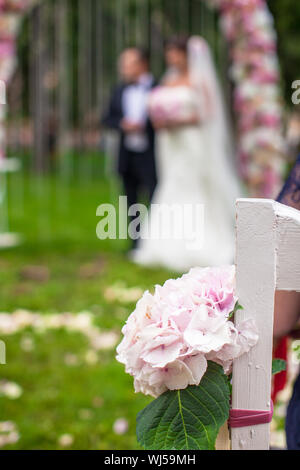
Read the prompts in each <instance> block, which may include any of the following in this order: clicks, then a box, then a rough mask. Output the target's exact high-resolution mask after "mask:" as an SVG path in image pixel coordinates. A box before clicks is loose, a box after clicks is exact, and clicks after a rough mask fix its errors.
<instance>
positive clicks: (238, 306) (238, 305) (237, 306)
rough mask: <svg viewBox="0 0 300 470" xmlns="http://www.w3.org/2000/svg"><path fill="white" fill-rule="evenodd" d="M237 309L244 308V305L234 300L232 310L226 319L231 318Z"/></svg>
mask: <svg viewBox="0 0 300 470" xmlns="http://www.w3.org/2000/svg"><path fill="white" fill-rule="evenodd" d="M238 310H244V307H242V306H241V304H239V301H237V302H236V304H235V306H234V310H233V311H232V312H231V313H230V314H229V317H228V319H230V318H232V317H233V316H234V314H235V313H236V312H237V311H238Z"/></svg>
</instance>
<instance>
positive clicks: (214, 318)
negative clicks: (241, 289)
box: [117, 266, 258, 397]
mask: <svg viewBox="0 0 300 470" xmlns="http://www.w3.org/2000/svg"><path fill="white" fill-rule="evenodd" d="M236 302H237V297H236V295H235V268H234V267H233V266H229V267H222V268H204V269H202V268H194V269H192V270H191V271H190V272H189V273H188V274H185V275H184V276H182V277H181V278H179V279H176V280H173V279H172V280H169V281H167V282H166V283H165V284H164V285H163V286H156V288H155V292H154V294H153V295H151V294H150V293H149V292H145V294H144V295H143V297H142V298H141V299H140V300H139V302H138V303H137V305H136V309H135V311H134V312H133V313H132V314H131V315H130V317H129V318H128V321H127V323H126V325H125V326H124V328H123V330H122V333H123V335H124V338H123V340H122V342H121V344H120V345H119V346H118V348H117V360H118V361H119V362H121V363H123V364H125V370H126V372H127V373H129V374H130V375H132V376H133V377H134V387H135V390H136V392H142V393H144V394H148V395H152V396H154V397H158V396H159V395H161V394H162V393H164V392H165V391H167V390H179V389H184V388H186V387H188V386H189V385H199V383H200V381H201V379H202V377H203V375H204V374H205V372H206V369H207V361H208V360H213V361H215V362H217V363H219V364H221V365H222V366H223V367H224V370H225V372H229V371H230V370H231V366H232V361H233V359H235V358H237V357H239V356H241V355H242V354H244V353H245V352H248V351H249V349H250V348H251V347H252V346H254V345H255V344H256V342H257V340H258V336H257V332H256V329H255V326H254V324H253V323H252V322H251V321H250V320H249V321H247V322H245V323H244V325H242V327H240V328H239V330H237V329H236V327H235V326H234V324H233V323H232V321H230V318H229V316H230V314H231V313H232V312H233V310H234V307H235V304H236Z"/></svg>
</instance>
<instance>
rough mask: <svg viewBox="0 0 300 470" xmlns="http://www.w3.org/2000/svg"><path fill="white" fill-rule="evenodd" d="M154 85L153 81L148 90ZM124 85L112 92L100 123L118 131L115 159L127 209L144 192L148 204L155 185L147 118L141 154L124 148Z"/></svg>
mask: <svg viewBox="0 0 300 470" xmlns="http://www.w3.org/2000/svg"><path fill="white" fill-rule="evenodd" d="M155 85H156V84H155V82H153V85H152V87H154V86H155ZM126 86H127V85H124V84H122V85H119V86H117V87H116V89H115V90H114V91H113V93H112V96H111V99H110V103H109V107H108V110H107V112H106V113H105V115H104V117H103V119H102V122H103V124H104V125H105V126H107V127H109V128H111V129H116V130H118V131H119V132H120V148H119V159H118V172H119V174H120V176H121V178H122V181H123V185H124V190H125V194H126V196H127V198H128V206H129V207H130V206H131V205H133V204H136V203H137V202H138V198H139V194H140V191H141V190H146V193H147V196H148V198H149V201H151V199H152V196H153V193H154V190H155V187H156V184H157V177H156V168H155V133H154V130H153V127H152V125H151V122H150V120H149V119H148V121H147V124H146V128H145V132H146V135H147V138H148V139H147V140H148V147H147V149H146V151H144V152H134V151H131V150H128V149H127V148H126V146H125V133H124V132H123V130H122V129H121V127H120V124H121V121H122V119H123V117H124V110H123V93H124V91H125V90H126Z"/></svg>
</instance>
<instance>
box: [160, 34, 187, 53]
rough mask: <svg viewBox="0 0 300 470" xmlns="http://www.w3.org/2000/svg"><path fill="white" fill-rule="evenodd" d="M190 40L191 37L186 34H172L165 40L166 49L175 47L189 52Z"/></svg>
mask: <svg viewBox="0 0 300 470" xmlns="http://www.w3.org/2000/svg"><path fill="white" fill-rule="evenodd" d="M188 42H189V37H188V36H187V35H185V34H180V35H179V36H171V37H170V38H168V39H166V40H165V49H169V48H170V49H173V48H174V49H178V50H179V51H182V52H185V53H186V54H187V51H188Z"/></svg>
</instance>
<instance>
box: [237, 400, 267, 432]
mask: <svg viewBox="0 0 300 470" xmlns="http://www.w3.org/2000/svg"><path fill="white" fill-rule="evenodd" d="M273 410H274V407H273V402H272V401H271V407H270V411H262V410H230V414H229V427H231V428H243V427H246V426H257V425H258V424H267V423H270V422H271V421H272V418H273Z"/></svg>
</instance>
